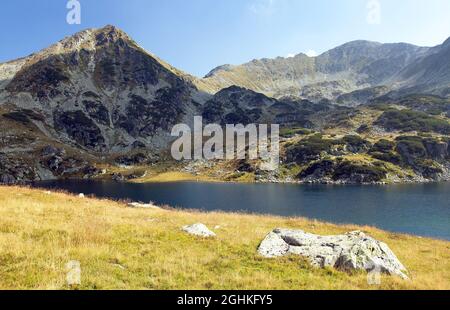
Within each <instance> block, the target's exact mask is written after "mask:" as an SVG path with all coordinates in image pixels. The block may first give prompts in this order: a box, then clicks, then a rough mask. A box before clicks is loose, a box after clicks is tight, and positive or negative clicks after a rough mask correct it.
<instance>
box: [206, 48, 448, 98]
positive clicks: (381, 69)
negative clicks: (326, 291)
mask: <svg viewBox="0 0 450 310" xmlns="http://www.w3.org/2000/svg"><path fill="white" fill-rule="evenodd" d="M448 45H449V43H448V41H447V42H446V43H444V44H443V45H442V46H439V47H435V48H427V47H418V46H414V45H411V44H406V43H393V44H381V43H376V42H369V41H353V42H349V43H346V44H344V45H342V46H339V47H337V48H334V49H332V50H330V51H327V52H325V53H323V54H321V55H320V56H317V57H308V56H306V55H304V54H299V55H297V56H295V57H291V58H282V57H278V58H276V59H261V60H253V61H251V62H249V63H246V64H243V65H240V66H231V65H225V66H221V67H218V68H216V69H213V70H212V71H211V72H210V73H209V74H208V75H206V77H205V78H204V79H203V82H204V83H207V84H209V85H210V86H211V87H212V88H214V89H216V90H220V89H222V88H224V87H229V86H231V85H238V86H241V87H246V88H248V89H252V90H254V91H257V92H261V93H264V94H266V95H268V96H272V97H275V98H280V97H284V96H287V95H288V96H294V97H298V98H305V99H310V100H315V101H318V100H321V99H323V98H327V99H333V100H334V99H336V98H338V97H339V96H341V95H343V94H347V93H351V92H354V91H357V90H362V89H370V88H372V87H379V86H386V87H387V89H386V91H389V90H391V89H392V90H397V89H404V90H405V92H407V90H406V89H407V88H413V87H415V88H416V89H417V90H422V91H426V92H431V93H434V92H436V90H435V87H434V86H438V88H441V87H443V88H444V91H445V89H446V88H445V87H446V85H448V84H449V82H450V78H449V76H450V68H449V66H450V57H449V50H448ZM435 84H436V85H435ZM379 90H380V88H378V89H376V90H375V92H378V91H379ZM411 91H412V89H411ZM439 94H442V92H439Z"/></svg>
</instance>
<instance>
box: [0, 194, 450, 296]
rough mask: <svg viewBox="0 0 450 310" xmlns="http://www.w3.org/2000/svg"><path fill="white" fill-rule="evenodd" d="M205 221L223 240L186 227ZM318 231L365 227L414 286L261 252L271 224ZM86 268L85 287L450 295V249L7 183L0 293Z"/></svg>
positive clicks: (50, 282)
mask: <svg viewBox="0 0 450 310" xmlns="http://www.w3.org/2000/svg"><path fill="white" fill-rule="evenodd" d="M196 222H202V223H205V224H206V225H208V226H209V227H211V228H213V227H216V226H217V225H219V226H220V229H216V232H217V234H218V236H217V238H215V239H211V240H202V239H198V238H195V237H191V236H189V235H186V234H185V233H183V232H182V231H180V227H181V226H183V225H186V224H193V223H196ZM276 227H287V228H298V229H304V230H306V231H309V232H312V233H317V234H338V233H343V232H347V231H351V230H356V229H361V230H364V231H366V232H368V233H369V234H370V235H372V236H373V237H375V238H377V239H380V240H382V241H384V242H386V243H388V244H389V246H390V247H391V248H392V249H393V251H394V252H395V253H396V254H397V256H398V257H399V259H400V260H401V261H402V262H403V263H404V264H405V265H406V267H407V268H408V269H409V271H410V277H411V281H403V280H400V279H398V278H395V277H387V276H385V277H383V278H382V285H381V286H369V285H368V283H367V279H366V274H364V273H356V274H353V275H349V274H346V273H342V272H339V271H336V270H332V269H325V270H320V269H314V268H311V267H309V265H308V264H307V263H306V262H305V261H303V260H301V259H299V258H298V257H289V258H282V259H275V260H269V259H264V258H261V257H259V256H258V255H257V253H256V249H257V246H258V244H259V242H260V241H261V240H262V239H263V238H264V236H265V235H266V234H267V233H268V232H269V231H270V230H272V229H273V228H276ZM72 260H76V261H79V262H80V263H81V269H82V274H81V280H82V283H81V286H80V287H78V288H79V289H450V243H449V242H444V241H438V240H431V239H425V238H418V237H412V236H406V235H399V234H392V233H387V232H383V231H380V230H377V229H374V228H370V227H356V226H337V225H332V224H326V223H320V222H315V221H310V220H306V219H300V218H297V219H294V218H292V219H289V218H279V217H269V216H254V215H242V214H224V213H200V212H185V211H175V210H146V209H131V208H128V207H127V206H126V205H125V204H123V203H119V202H112V201H108V200H98V199H89V198H79V197H75V196H71V195H67V194H64V193H46V192H44V191H39V190H32V189H28V188H21V187H0V289H67V288H68V287H67V285H66V280H65V279H66V269H65V266H66V264H67V263H68V262H69V261H72Z"/></svg>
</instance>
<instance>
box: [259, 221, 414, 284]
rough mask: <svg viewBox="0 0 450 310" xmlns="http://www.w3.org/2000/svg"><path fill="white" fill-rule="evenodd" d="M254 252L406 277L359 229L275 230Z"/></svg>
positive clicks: (381, 246)
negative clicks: (333, 232)
mask: <svg viewBox="0 0 450 310" xmlns="http://www.w3.org/2000/svg"><path fill="white" fill-rule="evenodd" d="M258 252H259V254H260V255H262V256H264V257H267V258H274V257H281V256H286V255H300V256H303V257H306V258H307V259H308V260H309V261H310V262H311V264H312V265H313V266H315V267H319V268H324V267H334V268H336V269H339V270H343V271H352V270H366V271H368V272H372V271H379V272H380V273H385V274H389V275H397V276H399V277H401V278H403V279H408V277H407V276H406V274H405V272H406V268H405V267H404V266H403V265H402V263H401V262H400V261H399V260H398V258H397V257H396V256H395V254H394V253H393V252H392V251H391V249H390V248H389V247H388V246H387V245H386V244H385V243H383V242H379V241H377V240H375V239H373V238H371V237H369V236H367V235H365V234H364V233H363V232H360V231H355V232H350V233H347V234H345V235H337V236H319V235H314V234H309V233H306V232H304V231H301V230H287V229H275V230H274V231H273V232H271V233H270V234H268V235H267V237H266V238H265V239H264V240H263V242H262V243H261V245H260V246H259V249H258Z"/></svg>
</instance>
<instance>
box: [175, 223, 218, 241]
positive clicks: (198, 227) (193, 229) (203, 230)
mask: <svg viewBox="0 0 450 310" xmlns="http://www.w3.org/2000/svg"><path fill="white" fill-rule="evenodd" d="M183 231H185V232H187V233H188V234H190V235H194V236H198V237H203V238H211V237H215V236H216V234H215V233H214V232H212V231H211V230H209V229H208V227H206V225H204V224H201V223H198V224H194V225H190V226H184V227H183Z"/></svg>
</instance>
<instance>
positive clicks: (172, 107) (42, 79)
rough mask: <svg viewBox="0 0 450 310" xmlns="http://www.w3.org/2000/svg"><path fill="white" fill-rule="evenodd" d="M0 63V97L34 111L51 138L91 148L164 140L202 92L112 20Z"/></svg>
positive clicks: (156, 143)
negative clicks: (109, 22) (18, 59)
mask: <svg viewBox="0 0 450 310" xmlns="http://www.w3.org/2000/svg"><path fill="white" fill-rule="evenodd" d="M1 68H3V70H1V71H3V72H6V73H3V74H2V75H3V82H2V84H1V85H2V86H3V88H4V91H3V96H2V97H3V101H4V103H6V104H12V105H14V106H15V107H17V108H18V109H31V110H33V111H34V112H35V113H37V114H40V115H42V119H43V121H42V122H41V125H42V126H44V127H47V128H48V129H49V132H50V133H51V134H52V135H53V136H54V137H56V138H58V139H60V140H61V141H64V142H67V143H74V144H76V145H78V146H80V147H82V148H84V149H87V150H91V151H97V152H105V151H106V152H109V151H114V150H118V149H120V150H122V149H123V148H124V147H126V146H131V145H133V143H136V142H139V143H141V144H145V145H149V146H152V147H156V148H158V147H162V146H165V144H166V143H167V139H168V136H167V132H168V131H169V130H170V129H171V127H172V126H173V125H174V124H175V123H176V122H180V121H182V120H183V118H185V117H186V116H187V115H189V114H190V113H191V111H192V110H194V109H195V104H196V103H195V100H202V99H201V98H202V96H204V94H202V93H201V92H200V91H198V90H197V89H196V87H195V86H194V85H193V84H192V83H191V82H190V81H189V77H188V76H187V75H185V74H184V73H182V72H181V71H178V70H176V69H175V68H173V67H171V66H169V65H168V64H166V63H164V62H162V61H161V60H160V59H158V58H157V57H155V56H153V55H151V54H149V53H147V52H146V51H144V50H143V49H142V48H140V47H139V46H138V45H137V44H136V43H135V42H134V41H133V40H131V39H130V38H129V37H128V36H127V35H126V34H125V33H124V32H122V31H121V30H119V29H117V28H115V27H113V26H107V27H105V28H102V29H99V30H94V29H90V30H86V31H83V32H80V33H77V34H75V35H74V36H72V37H69V38H66V39H64V40H62V41H61V42H59V43H57V44H55V45H53V46H51V47H49V48H47V49H45V50H43V51H41V52H39V53H36V54H33V55H31V56H29V57H27V58H25V59H23V60H20V61H18V62H13V63H7V64H5V65H3V66H2V67H1ZM34 121H36V120H34ZM36 122H37V121H36ZM164 141H166V142H164Z"/></svg>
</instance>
